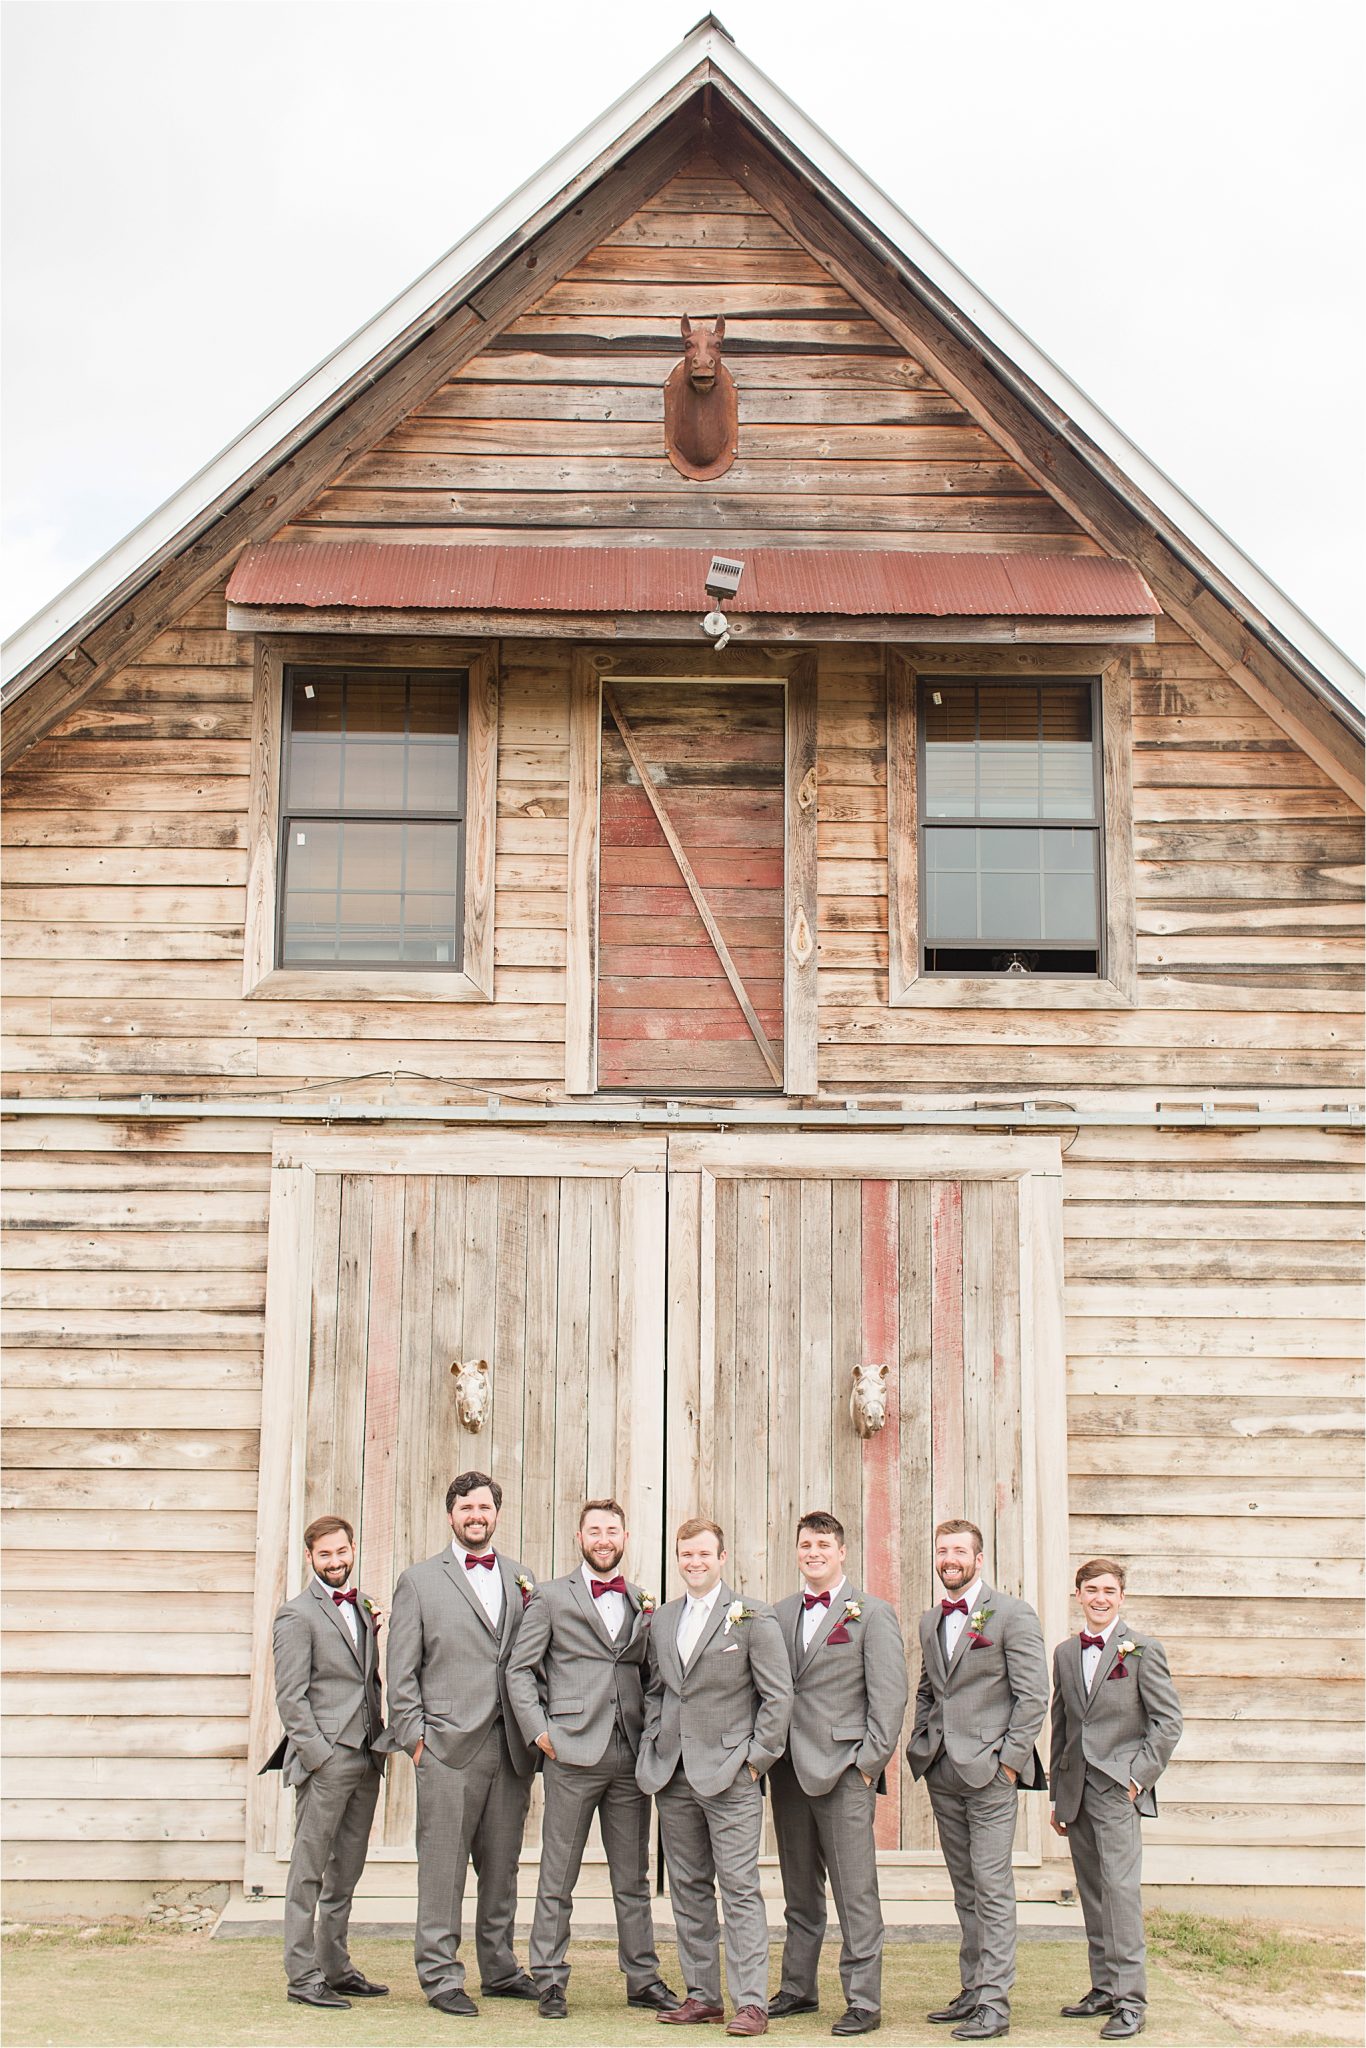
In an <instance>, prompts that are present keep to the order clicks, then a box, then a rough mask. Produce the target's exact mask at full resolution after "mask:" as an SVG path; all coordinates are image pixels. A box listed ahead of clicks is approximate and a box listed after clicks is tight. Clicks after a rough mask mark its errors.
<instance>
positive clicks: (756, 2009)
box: [726, 2005, 768, 2035]
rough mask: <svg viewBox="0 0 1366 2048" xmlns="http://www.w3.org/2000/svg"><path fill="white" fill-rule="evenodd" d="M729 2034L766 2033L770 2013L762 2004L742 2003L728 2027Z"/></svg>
mask: <svg viewBox="0 0 1366 2048" xmlns="http://www.w3.org/2000/svg"><path fill="white" fill-rule="evenodd" d="M726 2032H727V2033H728V2034H746V2035H748V2034H766V2033H767V2032H768V2014H767V2013H766V2012H765V2011H764V2009H763V2007H762V2006H761V2005H742V2006H740V2007H739V2008H738V2009H737V2011H736V2014H735V2018H734V2019H733V2020H732V2021H731V2023H730V2025H729V2026H728V2027H727V2028H726Z"/></svg>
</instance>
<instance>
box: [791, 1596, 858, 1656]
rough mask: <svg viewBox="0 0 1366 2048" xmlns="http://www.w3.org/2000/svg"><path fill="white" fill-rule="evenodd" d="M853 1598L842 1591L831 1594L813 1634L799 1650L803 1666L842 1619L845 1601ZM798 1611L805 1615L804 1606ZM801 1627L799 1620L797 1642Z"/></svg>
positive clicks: (799, 1637)
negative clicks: (803, 1647) (828, 1603)
mask: <svg viewBox="0 0 1366 2048" xmlns="http://www.w3.org/2000/svg"><path fill="white" fill-rule="evenodd" d="M853 1598H854V1595H853V1594H852V1593H849V1592H844V1591H841V1592H839V1593H836V1594H833V1595H832V1596H831V1600H830V1605H829V1606H828V1607H827V1608H826V1610H825V1613H824V1614H823V1615H822V1617H821V1619H820V1620H819V1621H818V1622H817V1624H816V1633H815V1635H813V1636H812V1638H811V1640H810V1642H809V1643H808V1644H807V1646H806V1648H805V1649H804V1650H802V1651H801V1661H802V1665H803V1667H804V1666H806V1665H807V1664H809V1663H810V1662H811V1659H812V1658H813V1657H814V1656H815V1654H816V1652H817V1650H819V1649H820V1648H821V1647H822V1645H823V1644H824V1642H825V1639H826V1637H827V1636H828V1635H829V1633H830V1631H831V1629H832V1628H833V1627H834V1626H835V1623H836V1622H837V1621H840V1620H842V1619H843V1617H844V1603H845V1601H846V1600H852V1599H853ZM798 1611H799V1613H800V1615H802V1616H803V1617H804V1616H805V1613H806V1609H805V1606H803V1607H802V1608H800V1609H799V1610H798ZM801 1629H802V1623H801V1621H800V1620H799V1621H798V1623H797V1641H798V1643H799V1644H800V1642H801V1639H802V1636H801Z"/></svg>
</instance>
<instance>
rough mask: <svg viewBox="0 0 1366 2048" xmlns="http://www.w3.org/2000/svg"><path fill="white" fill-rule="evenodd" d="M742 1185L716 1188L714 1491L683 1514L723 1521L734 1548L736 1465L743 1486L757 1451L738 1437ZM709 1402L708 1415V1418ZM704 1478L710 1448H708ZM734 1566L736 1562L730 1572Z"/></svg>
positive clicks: (726, 1182)
mask: <svg viewBox="0 0 1366 2048" xmlns="http://www.w3.org/2000/svg"><path fill="white" fill-rule="evenodd" d="M740 1185H741V1184H740V1182H739V1181H735V1180H717V1181H716V1182H715V1188H716V1324H715V1338H714V1343H713V1351H712V1357H713V1370H712V1391H713V1399H712V1410H711V1413H712V1446H713V1448H712V1451H711V1458H712V1472H711V1489H710V1492H709V1494H708V1495H707V1496H705V1497H704V1498H703V1499H701V1500H699V1501H694V1502H690V1503H689V1505H688V1506H687V1507H685V1508H684V1509H683V1510H682V1512H683V1513H684V1514H685V1515H691V1514H698V1515H705V1516H707V1517H708V1518H709V1519H710V1520H712V1521H715V1522H719V1523H720V1524H721V1527H722V1528H723V1529H724V1530H725V1531H726V1534H727V1537H728V1538H729V1539H730V1540H731V1546H732V1550H733V1549H734V1536H735V1496H736V1485H737V1470H736V1468H737V1465H738V1466H739V1467H740V1469H741V1473H742V1475H743V1478H742V1483H744V1484H748V1483H750V1480H751V1479H752V1476H753V1475H752V1467H751V1466H750V1465H749V1464H747V1463H746V1462H745V1460H746V1459H747V1458H752V1455H753V1453H752V1452H747V1451H746V1449H745V1447H744V1446H743V1445H741V1443H740V1441H739V1436H738V1403H737V1399H736V1380H737V1376H738V1373H739V1315H738V1301H739V1292H740V1287H741V1284H742V1283H741V1277H740V1230H739V1220H738V1219H739V1195H740ZM705 1412H706V1410H705V1404H704V1408H703V1413H704V1414H705ZM702 1458H703V1466H704V1470H703V1477H704V1479H705V1477H706V1472H705V1462H706V1458H707V1449H706V1444H705V1440H704V1444H703V1452H702ZM669 1543H670V1557H669V1568H670V1572H671V1573H672V1571H673V1556H672V1544H673V1531H672V1530H670V1532H669ZM734 1569H735V1566H734V1564H732V1566H731V1570H732V1571H734Z"/></svg>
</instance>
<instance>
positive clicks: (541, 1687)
mask: <svg viewBox="0 0 1366 2048" xmlns="http://www.w3.org/2000/svg"><path fill="white" fill-rule="evenodd" d="M579 1550H580V1553H581V1555H582V1559H583V1562H582V1563H581V1564H580V1565H579V1567H578V1569H577V1570H575V1571H572V1572H570V1573H568V1574H567V1576H566V1577H564V1578H562V1579H547V1580H546V1581H544V1582H543V1583H542V1584H541V1585H539V1586H538V1587H537V1588H536V1591H535V1592H534V1593H533V1595H532V1598H531V1605H530V1606H529V1607H528V1608H527V1611H526V1613H525V1615H524V1616H523V1618H522V1626H521V1629H520V1630H519V1632H518V1636H517V1642H516V1645H515V1647H514V1649H513V1652H512V1655H511V1657H510V1658H509V1659H508V1696H509V1698H510V1699H511V1701H512V1705H513V1711H514V1712H515V1714H516V1716H517V1720H518V1724H519V1725H520V1727H521V1731H522V1735H523V1738H524V1739H525V1740H526V1741H527V1742H531V1743H534V1744H535V1745H536V1747H537V1748H538V1749H539V1750H540V1751H541V1752H542V1754H543V1755H544V1757H545V1759H546V1761H545V1765H544V1776H543V1783H544V1786H545V1818H544V1821H543V1823H542V1827H541V1869H540V1878H539V1881H538V1883H537V1886H536V1911H535V1915H534V1917H533V1919H532V1923H531V1953H530V1961H531V1974H532V1976H533V1978H534V1979H535V1981H536V1988H537V1990H538V1991H539V1993H540V2014H541V2018H542V2019H547V2020H562V2019H565V2018H566V2017H567V2016H568V2012H569V2006H568V2002H567V1997H566V1993H567V1990H568V1986H569V1921H570V1913H571V1910H572V1898H573V1891H574V1886H575V1884H576V1883H577V1882H578V1876H579V1870H580V1868H581V1866H582V1863H583V1851H584V1844H585V1843H586V1842H587V1840H588V1831H589V1829H590V1828H591V1826H592V1824H593V1816H594V1814H596V1815H597V1817H598V1825H599V1827H600V1828H601V1830H602V1841H603V1847H604V1848H605V1849H606V1851H607V1869H608V1874H609V1876H610V1878H611V1881H612V1903H613V1905H614V1906H615V1908H616V1916H617V1960H618V1963H619V1964H620V1967H621V1970H622V1973H623V1974H624V1976H625V1978H626V1999H627V2004H628V2005H638V2006H645V2007H647V2008H648V2009H650V2010H652V2011H654V2012H671V2011H672V2010H673V2009H674V2007H675V2006H677V2005H680V2004H681V2003H682V2000H681V1999H679V1998H678V1997H677V1995H676V1994H675V1993H674V1992H672V1991H670V1989H669V1987H668V1986H667V1984H664V1983H662V1982H661V1980H660V1975H659V1957H658V1956H657V1955H656V1954H655V1940H654V1922H653V1918H652V1915H651V1908H650V1875H649V1849H650V1802H649V1800H648V1799H647V1798H646V1796H645V1794H644V1793H643V1792H642V1791H641V1790H640V1789H639V1787H638V1786H637V1784H636V1752H637V1750H638V1749H639V1747H640V1731H641V1727H642V1725H643V1722H644V1718H645V1716H644V1704H643V1695H642V1685H641V1671H642V1667H643V1666H644V1663H645V1645H646V1641H647V1639H648V1634H649V1627H650V1614H651V1611H652V1609H653V1607H654V1602H653V1600H647V1599H646V1597H645V1596H644V1595H643V1594H642V1593H641V1590H640V1588H639V1586H632V1585H629V1584H628V1583H627V1581H626V1580H625V1579H624V1578H623V1577H622V1575H621V1572H620V1569H619V1567H620V1564H621V1560H622V1558H623V1557H624V1556H625V1554H626V1515H625V1511H624V1510H623V1509H622V1507H621V1506H620V1504H619V1503H618V1502H617V1501H614V1500H590V1501H588V1502H586V1503H585V1505H584V1507H583V1509H582V1510H581V1512H580V1514H579Z"/></svg>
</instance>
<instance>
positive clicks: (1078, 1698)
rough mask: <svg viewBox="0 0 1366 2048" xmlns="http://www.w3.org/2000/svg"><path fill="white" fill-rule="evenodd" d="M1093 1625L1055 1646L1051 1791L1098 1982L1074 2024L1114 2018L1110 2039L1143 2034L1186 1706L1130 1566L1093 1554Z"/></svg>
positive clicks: (1068, 2015)
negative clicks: (1146, 1852) (1153, 1826)
mask: <svg viewBox="0 0 1366 2048" xmlns="http://www.w3.org/2000/svg"><path fill="white" fill-rule="evenodd" d="M1077 1599H1078V1602H1079V1603H1080V1606H1081V1611H1082V1615H1083V1617H1084V1620H1085V1626H1084V1628H1083V1629H1082V1631H1081V1634H1080V1635H1078V1636H1069V1637H1068V1638H1067V1641H1066V1642H1065V1643H1059V1645H1058V1647H1057V1649H1056V1650H1055V1651H1054V1653H1053V1728H1052V1737H1053V1739H1052V1745H1051V1748H1050V1751H1049V1759H1048V1762H1049V1787H1050V1790H1051V1792H1052V1796H1053V1829H1054V1832H1055V1833H1056V1834H1059V1835H1066V1837H1067V1841H1068V1845H1069V1847H1070V1848H1071V1851H1072V1867H1073V1869H1074V1870H1075V1871H1076V1873H1077V1890H1078V1891H1079V1892H1080V1893H1081V1909H1082V1913H1083V1915H1084V1916H1085V1920H1086V1941H1087V1948H1088V1951H1089V1955H1090V1963H1091V1988H1090V1990H1089V1991H1088V1992H1087V1993H1086V1996H1085V1997H1084V1998H1082V1999H1079V2000H1078V2002H1077V2003H1076V2004H1075V2005H1065V2006H1064V2007H1063V2009H1062V2017H1063V2018H1064V2019H1069V2020H1070V2019H1095V2018H1098V2017H1099V2016H1100V2015H1101V2014H1102V2013H1107V2014H1108V2015H1109V2017H1108V2019H1107V2020H1106V2022H1105V2025H1104V2026H1103V2027H1102V2028H1101V2030H1100V2038H1101V2040H1102V2041H1128V2040H1131V2039H1132V2038H1133V2036H1134V2035H1135V2034H1141V2033H1142V2031H1143V2028H1144V2024H1145V2022H1146V2019H1147V2013H1148V1985H1147V1975H1146V1961H1147V1956H1146V1949H1145V1944H1144V1939H1143V1835H1142V1830H1141V1828H1140V1825H1139V1816H1140V1814H1148V1815H1150V1816H1151V1815H1154V1814H1156V1812H1157V1798H1156V1795H1155V1793H1154V1791H1153V1787H1154V1785H1155V1784H1156V1783H1157V1780H1158V1778H1159V1777H1160V1776H1161V1775H1162V1773H1163V1771H1164V1770H1165V1769H1166V1768H1167V1764H1168V1762H1169V1761H1170V1759H1171V1754H1172V1751H1173V1750H1174V1749H1175V1748H1176V1745H1177V1742H1178V1740H1179V1738H1180V1735H1181V1703H1180V1701H1179V1700H1178V1699H1177V1697H1176V1687H1175V1686H1174V1685H1173V1684H1172V1677H1171V1672H1170V1671H1169V1669H1168V1668H1167V1656H1166V1652H1165V1651H1164V1650H1163V1648H1162V1645H1161V1643H1160V1642H1158V1640H1157V1638H1156V1636H1146V1635H1143V1634H1142V1633H1141V1632H1140V1631H1139V1630H1138V1629H1136V1628H1130V1627H1129V1626H1128V1625H1127V1624H1126V1623H1125V1622H1124V1620H1123V1618H1122V1616H1121V1613H1120V1609H1121V1607H1122V1606H1123V1603H1124V1567H1123V1565H1122V1564H1116V1563H1115V1561H1114V1559H1113V1558H1111V1557H1093V1558H1090V1559H1088V1561H1087V1562H1086V1563H1085V1564H1084V1565H1082V1566H1080V1567H1079V1569H1078V1571H1077Z"/></svg>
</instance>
